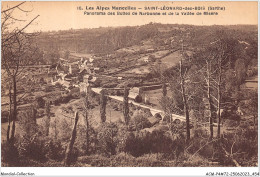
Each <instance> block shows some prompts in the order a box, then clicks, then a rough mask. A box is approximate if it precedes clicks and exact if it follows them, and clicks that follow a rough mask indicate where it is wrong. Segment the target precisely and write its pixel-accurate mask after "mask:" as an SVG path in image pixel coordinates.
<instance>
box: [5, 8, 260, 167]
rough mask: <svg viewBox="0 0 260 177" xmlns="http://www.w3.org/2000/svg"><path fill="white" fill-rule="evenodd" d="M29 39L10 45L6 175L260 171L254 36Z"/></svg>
mask: <svg viewBox="0 0 260 177" xmlns="http://www.w3.org/2000/svg"><path fill="white" fill-rule="evenodd" d="M88 7H92V6H88ZM93 7H94V6H93ZM102 7H103V6H102ZM104 7H105V6H104ZM151 7H152V6H151ZM166 7H167V6H166ZM140 13H141V12H140ZM145 13H146V14H143V15H144V16H146V15H147V14H148V15H149V13H150V12H145ZM144 16H143V17H144ZM146 17H147V16H146ZM7 18H8V17H7ZM9 35H10V34H9V33H8V32H6V33H5V35H3V36H2V37H4V38H7V39H8V37H10V38H12V39H13V38H14V37H13V36H12V35H11V36H9ZM17 35H20V33H19V32H18V33H17ZM23 35H24V36H20V38H21V40H22V41H26V42H27V43H25V44H22V43H20V42H19V39H20V38H14V39H13V40H14V41H16V40H18V42H14V44H12V45H10V46H11V47H9V45H5V46H4V45H3V46H4V50H3V51H4V52H5V53H4V54H3V58H2V61H3V62H2V63H3V65H2V68H1V76H2V77H1V82H2V85H1V100H2V101H1V121H2V122H1V130H2V131H1V139H2V149H3V150H2V154H4V155H3V156H2V164H3V165H4V166H75V167H79V166H80V167H94V166H100V167H105V166H112V167H115V166H153V167H154V166H164V167H168V166H169V167H173V166H218V167H220V166H256V165H257V147H258V146H257V143H256V142H257V125H258V119H257V104H258V103H257V94H258V93H257V85H258V75H257V73H258V68H257V67H256V66H257V63H258V60H257V40H255V39H256V38H255V37H256V36H257V28H256V26H254V25H252V26H246V25H238V26H233V25H230V26H229V25H226V26H224V25H220V26H196V25H188V24H187V25H185V24H162V23H155V22H149V23H147V24H143V25H136V26H119V27H98V28H82V29H73V28H70V29H66V30H58V31H43V32H41V33H39V34H38V33H35V34H33V36H31V34H30V35H29V34H27V33H23ZM25 39H27V40H25ZM7 41H8V40H7ZM34 44H35V45H34ZM16 45H18V46H19V45H21V47H22V49H23V52H22V53H21V52H20V51H19V50H18V49H17V48H16ZM31 45H32V46H31ZM12 47H14V49H13V48H12ZM15 49H17V50H18V51H15V52H13V50H15ZM3 83H4V84H3Z"/></svg>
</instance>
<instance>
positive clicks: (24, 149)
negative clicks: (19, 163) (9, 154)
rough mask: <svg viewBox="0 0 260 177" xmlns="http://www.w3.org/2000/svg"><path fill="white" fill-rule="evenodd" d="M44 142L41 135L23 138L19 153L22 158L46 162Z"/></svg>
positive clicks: (19, 145) (20, 142) (20, 141)
mask: <svg viewBox="0 0 260 177" xmlns="http://www.w3.org/2000/svg"><path fill="white" fill-rule="evenodd" d="M44 144H45V143H44V141H43V140H42V139H41V138H40V136H39V134H35V135H33V136H23V137H22V138H20V140H19V144H18V151H19V155H20V157H21V158H28V159H33V160H38V161H42V160H45V152H44Z"/></svg>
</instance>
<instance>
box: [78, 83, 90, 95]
mask: <svg viewBox="0 0 260 177" xmlns="http://www.w3.org/2000/svg"><path fill="white" fill-rule="evenodd" d="M88 86H89V83H80V84H79V90H80V92H85V93H87V91H88Z"/></svg>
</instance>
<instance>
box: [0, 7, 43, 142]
mask: <svg viewBox="0 0 260 177" xmlns="http://www.w3.org/2000/svg"><path fill="white" fill-rule="evenodd" d="M24 3H25V2H22V3H19V4H18V5H16V6H13V7H10V8H7V9H5V10H2V11H1V14H2V17H1V20H2V21H1V30H2V34H1V35H2V40H1V49H2V50H1V51H2V52H1V58H2V59H1V65H2V68H3V69H4V70H5V71H6V73H7V75H8V78H9V80H12V84H13V85H12V90H13V95H12V96H13V98H12V101H13V110H12V111H13V113H12V114H13V116H12V118H13V125H12V131H11V139H14V135H15V121H16V119H17V104H18V99H17V96H18V95H17V82H18V81H19V80H20V79H21V78H22V75H23V70H24V67H23V66H26V65H28V64H29V63H30V61H32V59H33V56H34V52H35V51H34V50H32V48H33V47H32V44H33V42H32V39H33V37H34V36H35V34H32V33H31V34H30V33H25V32H24V30H25V29H26V28H27V27H28V26H29V25H30V24H31V23H32V22H33V21H34V20H35V19H36V18H38V17H39V15H38V16H36V17H35V18H33V19H32V20H31V21H29V22H28V23H26V24H25V25H24V27H22V28H15V27H14V24H15V22H17V21H24V20H20V19H16V18H15V17H14V16H13V12H14V11H18V10H19V11H22V12H29V11H26V10H23V9H22V7H21V6H22V5H23V4H24ZM25 22H26V21H25ZM8 131H10V129H9V130H8ZM8 134H9V132H8Z"/></svg>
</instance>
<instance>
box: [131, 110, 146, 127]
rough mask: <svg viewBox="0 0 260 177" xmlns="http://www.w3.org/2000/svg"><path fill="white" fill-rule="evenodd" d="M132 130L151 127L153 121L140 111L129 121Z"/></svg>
mask: <svg viewBox="0 0 260 177" xmlns="http://www.w3.org/2000/svg"><path fill="white" fill-rule="evenodd" d="M129 127H130V130H141V129H144V128H149V127H151V123H150V122H149V120H148V119H147V118H146V116H145V114H144V113H139V114H137V115H134V117H132V119H131V120H130V122H129Z"/></svg>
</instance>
